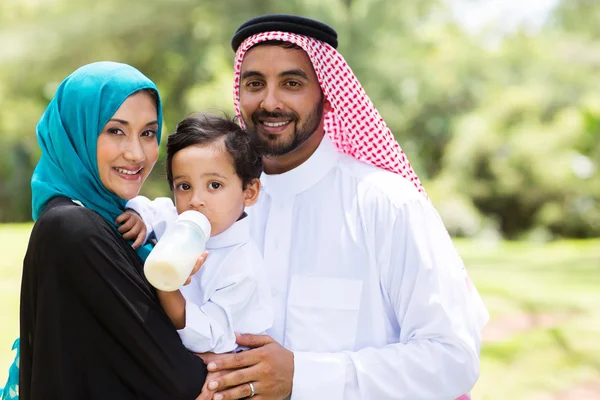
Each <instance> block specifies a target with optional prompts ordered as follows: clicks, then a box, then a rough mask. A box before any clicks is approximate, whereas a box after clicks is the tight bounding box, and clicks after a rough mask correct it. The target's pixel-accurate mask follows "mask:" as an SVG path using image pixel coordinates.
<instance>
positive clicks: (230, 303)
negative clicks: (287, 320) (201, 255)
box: [178, 252, 273, 353]
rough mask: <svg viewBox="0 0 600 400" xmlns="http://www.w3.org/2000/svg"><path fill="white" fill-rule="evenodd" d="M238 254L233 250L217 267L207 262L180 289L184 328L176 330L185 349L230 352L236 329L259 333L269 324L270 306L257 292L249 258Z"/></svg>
mask: <svg viewBox="0 0 600 400" xmlns="http://www.w3.org/2000/svg"><path fill="white" fill-rule="evenodd" d="M240 256H241V253H239V252H237V254H233V255H232V256H231V257H229V258H228V261H227V262H226V263H225V264H224V265H221V266H220V268H213V267H215V266H214V265H208V266H207V267H208V268H207V269H206V270H205V271H202V270H201V272H202V274H200V273H198V274H197V276H194V279H193V280H192V282H191V283H190V284H189V285H188V286H184V287H183V288H182V289H181V291H182V294H183V296H184V297H185V299H186V306H185V328H184V329H181V330H179V331H178V332H179V336H180V337H181V341H182V342H183V344H184V345H185V346H186V347H187V348H188V349H189V350H191V351H193V352H196V353H204V352H207V351H211V352H214V353H226V352H230V351H233V350H235V349H236V348H237V347H238V346H237V344H236V342H235V334H236V333H252V334H263V333H264V332H265V331H266V330H267V329H269V328H270V327H271V325H272V322H273V316H272V310H271V309H270V307H269V304H265V302H264V296H263V295H262V294H261V293H260V289H261V286H260V285H259V284H258V281H257V277H256V276H255V274H254V273H253V270H252V268H251V267H250V263H251V261H249V260H247V259H246V260H245V259H244V258H243V257H240ZM201 281H203V282H201ZM203 299H204V300H203Z"/></svg>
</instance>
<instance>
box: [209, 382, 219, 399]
mask: <svg viewBox="0 0 600 400" xmlns="http://www.w3.org/2000/svg"><path fill="white" fill-rule="evenodd" d="M217 386H219V384H218V383H217V381H212V382H210V383H209V384H208V388H209V389H210V390H215V389H216V388H217ZM215 399H216V397H215Z"/></svg>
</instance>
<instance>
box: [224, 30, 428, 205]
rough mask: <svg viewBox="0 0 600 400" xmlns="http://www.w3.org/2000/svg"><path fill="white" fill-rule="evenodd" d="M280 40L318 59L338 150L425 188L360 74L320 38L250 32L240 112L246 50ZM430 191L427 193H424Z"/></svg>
mask: <svg viewBox="0 0 600 400" xmlns="http://www.w3.org/2000/svg"><path fill="white" fill-rule="evenodd" d="M267 40H279V41H284V42H289V43H293V44H295V45H297V46H300V47H301V48H302V49H304V51H306V53H307V54H308V57H309V58H310V61H311V62H312V64H313V67H314V69H315V72H316V74H317V78H318V79H319V84H320V86H321V89H322V90H323V94H324V96H325V98H326V99H327V100H328V101H329V103H330V104H331V111H330V112H328V113H327V114H326V115H325V122H324V127H325V132H326V133H327V134H328V135H329V137H330V138H331V140H332V141H333V143H334V145H335V146H336V147H337V148H338V150H340V151H342V152H344V153H346V154H349V155H351V156H352V157H354V158H356V159H357V160H360V161H363V162H366V163H368V164H371V165H374V166H376V167H380V168H383V169H385V170H388V171H391V172H394V173H397V174H400V175H402V176H403V177H404V178H406V179H408V180H410V181H411V182H412V183H413V184H414V185H415V187H416V188H417V189H418V190H419V192H421V193H423V194H425V190H424V189H423V186H422V185H421V181H419V178H418V177H417V174H415V172H414V171H413V169H412V167H411V166H410V163H409V162H408V159H407V158H406V156H405V155H404V152H403V151H402V149H401V148H400V145H398V142H397V141H396V139H395V138H394V135H393V134H392V132H391V131H390V129H389V128H388V127H387V125H386V124H385V121H384V120H383V118H381V116H380V115H379V112H378V111H377V109H376V108H375V106H373V103H372V102H371V100H370V99H369V97H368V96H367V94H366V93H365V91H364V89H363V87H362V86H361V84H360V82H358V79H356V76H354V74H353V73H352V70H351V69H350V67H349V66H348V64H347V63H346V61H345V60H344V57H342V55H341V54H340V53H338V51H337V50H336V49H334V48H333V47H331V46H330V45H329V44H327V43H325V42H321V41H320V40H317V39H314V38H311V37H307V36H302V35H298V34H295V33H288V32H264V33H259V34H256V35H254V36H250V37H249V38H247V39H246V40H244V42H243V43H242V44H241V45H240V47H239V48H238V50H237V52H236V55H235V63H234V74H235V76H234V89H233V90H234V95H233V102H234V105H235V112H236V113H237V115H238V117H239V118H240V122H241V123H242V124H243V120H242V118H241V112H240V74H241V69H242V61H243V59H244V55H245V54H246V52H247V51H248V50H249V49H250V48H251V47H252V46H254V45H255V44H257V43H260V42H264V41H267ZM425 195H426V194H425Z"/></svg>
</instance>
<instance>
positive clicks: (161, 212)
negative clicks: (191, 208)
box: [125, 196, 177, 242]
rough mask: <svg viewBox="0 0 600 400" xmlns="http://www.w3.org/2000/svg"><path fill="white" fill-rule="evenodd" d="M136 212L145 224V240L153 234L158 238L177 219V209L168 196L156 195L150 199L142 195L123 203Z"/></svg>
mask: <svg viewBox="0 0 600 400" xmlns="http://www.w3.org/2000/svg"><path fill="white" fill-rule="evenodd" d="M125 207H126V208H129V209H131V210H133V211H135V212H137V213H138V214H139V215H140V217H142V220H143V221H144V224H146V242H147V241H148V238H149V237H150V236H151V235H152V234H154V236H155V237H156V239H157V240H160V238H161V237H162V235H163V234H164V233H165V230H166V229H167V228H168V227H169V225H171V224H172V223H173V222H174V221H175V219H177V209H176V208H175V204H173V200H171V199H170V198H168V197H157V198H156V199H154V200H150V199H149V198H147V197H144V196H137V197H134V198H133V199H131V200H129V201H128V202H127V204H126V205H125Z"/></svg>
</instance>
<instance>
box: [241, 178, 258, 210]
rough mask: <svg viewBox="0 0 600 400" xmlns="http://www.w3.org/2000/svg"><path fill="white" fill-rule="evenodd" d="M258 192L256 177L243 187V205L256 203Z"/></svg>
mask: <svg viewBox="0 0 600 400" xmlns="http://www.w3.org/2000/svg"><path fill="white" fill-rule="evenodd" d="M259 194H260V180H259V179H257V178H254V179H252V181H251V182H250V183H249V184H248V185H247V186H246V189H244V206H246V207H249V206H251V205H253V204H254V203H256V200H258V195H259Z"/></svg>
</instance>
